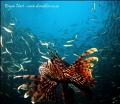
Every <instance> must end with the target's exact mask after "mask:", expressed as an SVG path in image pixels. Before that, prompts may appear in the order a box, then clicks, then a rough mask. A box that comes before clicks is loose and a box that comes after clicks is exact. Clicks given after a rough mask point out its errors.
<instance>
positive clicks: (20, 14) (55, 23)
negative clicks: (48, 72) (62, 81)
mask: <svg viewBox="0 0 120 104" xmlns="http://www.w3.org/2000/svg"><path fill="white" fill-rule="evenodd" d="M40 5H41V6H42V7H40ZM38 6H39V7H38ZM118 8H120V2H119V1H2V2H1V19H2V20H1V40H2V41H1V56H2V58H1V66H2V67H1V88H2V90H1V95H2V97H1V98H2V100H1V101H2V104H21V103H22V104H26V103H27V104H30V103H31V101H30V98H27V99H24V97H23V95H24V92H25V91H22V90H20V93H19V92H17V87H18V86H19V85H20V84H22V83H27V82H28V80H23V79H13V77H14V76H15V75H22V74H37V75H39V73H38V67H39V66H40V64H42V63H43V62H45V61H47V60H46V59H44V58H42V57H41V56H46V57H50V56H49V55H48V54H47V51H48V50H47V48H46V45H44V44H45V43H47V44H50V47H51V48H52V44H54V45H55V48H56V50H57V51H58V53H59V55H60V57H65V59H64V61H66V62H68V63H69V64H72V63H73V62H74V61H75V60H76V59H77V57H76V56H75V55H74V54H77V55H79V56H80V55H81V54H82V53H83V52H85V51H86V50H88V49H90V48H97V49H98V52H97V53H94V54H92V55H90V56H96V57H98V58H99V61H98V62H94V64H95V66H94V67H93V68H92V69H93V77H94V78H95V80H96V81H97V82H96V85H98V86H97V87H95V88H92V91H93V96H94V98H93V100H92V101H89V100H88V99H87V98H86V97H84V96H83V95H82V94H81V93H80V92H76V93H75V98H74V99H75V104H101V103H102V104H112V103H114V104H119V102H120V94H119V93H118V92H120V82H119V77H120V74H119V69H120V57H119V55H120V10H119V9H118ZM71 40H72V41H71ZM69 41H70V42H69ZM66 44H67V45H71V46H68V47H66V46H64V45H66ZM40 52H42V53H40ZM25 58H26V59H25ZM24 61H27V62H24ZM21 65H22V66H23V69H21V67H22V66H21ZM58 90H60V88H58ZM60 93H61V91H58V95H59V99H60V101H59V102H58V104H63V101H62V98H61V94H60ZM41 103H43V104H52V103H50V102H41ZM56 104H57V103H56Z"/></svg>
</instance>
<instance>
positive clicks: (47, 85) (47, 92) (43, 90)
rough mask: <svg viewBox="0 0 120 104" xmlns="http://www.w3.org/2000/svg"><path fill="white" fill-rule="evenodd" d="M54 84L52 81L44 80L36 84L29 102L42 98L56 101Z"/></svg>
mask: <svg viewBox="0 0 120 104" xmlns="http://www.w3.org/2000/svg"><path fill="white" fill-rule="evenodd" d="M56 85H57V83H56V82H54V81H49V80H46V81H44V82H43V83H42V82H41V84H39V85H38V87H37V90H36V91H35V93H34V94H33V96H32V98H31V102H32V103H35V102H42V101H44V100H48V101H56V99H57V95H56V89H55V88H56Z"/></svg>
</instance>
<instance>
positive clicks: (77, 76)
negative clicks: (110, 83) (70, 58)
mask: <svg viewBox="0 0 120 104" xmlns="http://www.w3.org/2000/svg"><path fill="white" fill-rule="evenodd" d="M96 51H97V49H96V48H91V49H89V50H87V51H86V52H84V53H83V54H82V55H81V56H80V57H79V58H78V59H77V60H76V61H75V62H74V63H73V64H72V65H70V66H69V67H68V68H67V70H65V73H64V75H65V77H66V78H69V79H70V80H71V81H74V82H76V83H78V84H82V85H85V86H94V84H92V82H93V81H94V80H93V77H92V74H91V73H92V70H91V69H88V68H89V67H93V66H94V64H93V63H88V64H86V63H87V62H91V61H94V60H96V61H98V58H97V57H90V58H86V59H84V60H82V59H83V58H84V57H85V56H87V55H89V54H92V53H94V52H96Z"/></svg>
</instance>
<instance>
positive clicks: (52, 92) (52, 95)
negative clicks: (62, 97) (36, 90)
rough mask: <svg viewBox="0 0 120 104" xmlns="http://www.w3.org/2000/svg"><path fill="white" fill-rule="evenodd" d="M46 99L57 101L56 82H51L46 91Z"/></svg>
mask: <svg viewBox="0 0 120 104" xmlns="http://www.w3.org/2000/svg"><path fill="white" fill-rule="evenodd" d="M46 99H47V100H48V101H58V97H57V92H56V84H51V87H50V88H49V89H48V90H47V92H46Z"/></svg>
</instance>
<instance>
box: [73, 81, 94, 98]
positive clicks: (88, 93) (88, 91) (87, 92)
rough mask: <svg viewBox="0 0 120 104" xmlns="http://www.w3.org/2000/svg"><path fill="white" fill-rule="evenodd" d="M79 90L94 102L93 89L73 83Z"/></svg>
mask: <svg viewBox="0 0 120 104" xmlns="http://www.w3.org/2000/svg"><path fill="white" fill-rule="evenodd" d="M71 83H72V84H73V85H74V86H75V87H76V88H77V89H78V90H80V92H81V93H82V94H83V95H85V96H86V97H87V98H89V99H90V100H92V98H93V94H92V91H91V89H90V88H89V87H88V86H84V85H81V84H77V83H75V82H71Z"/></svg>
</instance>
